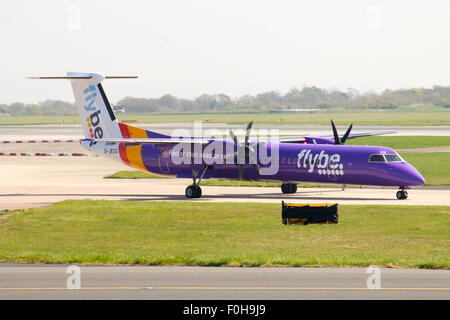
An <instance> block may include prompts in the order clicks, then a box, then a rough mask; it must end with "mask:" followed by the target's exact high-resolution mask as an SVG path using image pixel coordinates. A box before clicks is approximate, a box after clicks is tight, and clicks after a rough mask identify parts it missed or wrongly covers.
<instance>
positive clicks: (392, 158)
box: [384, 154, 403, 162]
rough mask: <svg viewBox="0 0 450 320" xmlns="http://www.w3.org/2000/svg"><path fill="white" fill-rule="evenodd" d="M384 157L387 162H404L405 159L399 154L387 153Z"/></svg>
mask: <svg viewBox="0 0 450 320" xmlns="http://www.w3.org/2000/svg"><path fill="white" fill-rule="evenodd" d="M384 157H385V158H386V161H387V162H402V161H403V159H402V158H400V156H399V155H398V154H385V155H384Z"/></svg>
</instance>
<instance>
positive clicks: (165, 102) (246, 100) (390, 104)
mask: <svg viewBox="0 0 450 320" xmlns="http://www.w3.org/2000/svg"><path fill="white" fill-rule="evenodd" d="M116 105H117V106H123V107H124V108H125V111H126V112H127V113H155V112H158V113H175V112H177V113H179V112H186V113H192V112H267V111H274V110H275V111H276V110H282V109H298V108H301V109H308V108H313V109H333V108H351V109H396V108H398V107H400V106H431V105H434V106H438V107H444V108H450V86H434V87H432V88H429V89H425V88H412V89H399V90H385V91H383V92H381V93H375V92H368V93H364V94H361V93H360V92H358V91H357V90H356V89H352V88H349V89H347V90H346V91H341V90H338V89H321V88H318V87H315V86H304V87H303V88H301V89H299V88H292V89H290V90H289V91H288V92H286V93H285V94H281V93H280V92H278V91H267V92H263V93H260V94H256V95H254V96H252V95H244V96H241V97H239V98H235V99H233V98H231V97H229V96H227V95H226V94H223V93H221V94H202V95H201V96H199V97H196V98H194V99H183V98H177V97H175V96H173V95H171V94H166V95H163V96H162V97H160V98H135V97H125V98H123V99H121V100H119V101H118V102H117V103H116ZM1 113H3V114H10V115H26V116H27V115H44V116H45V115H71V114H76V108H75V106H74V104H73V103H69V102H66V101H60V100H46V101H43V102H40V103H39V104H24V103H21V102H15V103H11V104H9V105H7V104H0V114H1Z"/></svg>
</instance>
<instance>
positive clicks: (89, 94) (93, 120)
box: [83, 84, 103, 139]
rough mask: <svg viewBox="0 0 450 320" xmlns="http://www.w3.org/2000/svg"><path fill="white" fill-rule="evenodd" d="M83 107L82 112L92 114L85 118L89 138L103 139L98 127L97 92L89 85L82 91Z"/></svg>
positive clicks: (101, 130) (100, 129)
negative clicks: (83, 95)
mask: <svg viewBox="0 0 450 320" xmlns="http://www.w3.org/2000/svg"><path fill="white" fill-rule="evenodd" d="M83 94H85V95H86V97H85V98H84V101H85V103H86V104H85V105H84V110H86V111H87V112H91V111H92V113H91V114H90V115H89V116H88V117H87V118H86V122H87V125H88V128H89V135H90V136H91V138H96V139H101V138H102V137H103V129H102V128H101V127H100V110H97V103H96V97H97V90H96V88H95V86H94V85H92V84H91V85H89V86H88V87H87V88H86V89H84V90H83Z"/></svg>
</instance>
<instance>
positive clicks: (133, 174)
mask: <svg viewBox="0 0 450 320" xmlns="http://www.w3.org/2000/svg"><path fill="white" fill-rule="evenodd" d="M103 178H104V179H167V178H168V177H164V176H158V175H155V174H151V173H147V172H143V171H119V172H116V173H113V174H111V175H109V176H105V177H103Z"/></svg>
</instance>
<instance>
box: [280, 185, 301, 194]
mask: <svg viewBox="0 0 450 320" xmlns="http://www.w3.org/2000/svg"><path fill="white" fill-rule="evenodd" d="M281 192H283V193H296V192H297V185H296V184H295V183H283V184H282V185H281Z"/></svg>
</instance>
